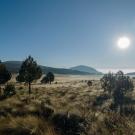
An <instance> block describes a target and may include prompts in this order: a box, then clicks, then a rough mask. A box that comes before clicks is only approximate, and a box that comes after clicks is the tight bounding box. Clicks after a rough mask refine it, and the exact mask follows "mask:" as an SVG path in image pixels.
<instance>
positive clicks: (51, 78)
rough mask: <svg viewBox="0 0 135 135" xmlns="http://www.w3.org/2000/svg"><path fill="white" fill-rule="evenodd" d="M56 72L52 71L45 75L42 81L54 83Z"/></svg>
mask: <svg viewBox="0 0 135 135" xmlns="http://www.w3.org/2000/svg"><path fill="white" fill-rule="evenodd" d="M54 78H55V77H54V74H53V73H52V72H49V73H47V75H46V76H45V77H43V79H42V80H41V83H45V84H47V83H50V84H51V83H52V82H53V81H54Z"/></svg>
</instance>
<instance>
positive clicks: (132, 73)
mask: <svg viewBox="0 0 135 135" xmlns="http://www.w3.org/2000/svg"><path fill="white" fill-rule="evenodd" d="M126 75H135V72H131V73H127V74H126Z"/></svg>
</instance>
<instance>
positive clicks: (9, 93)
mask: <svg viewBox="0 0 135 135" xmlns="http://www.w3.org/2000/svg"><path fill="white" fill-rule="evenodd" d="M14 94H16V91H15V86H14V85H13V84H7V85H6V86H5V89H4V96H5V97H9V96H12V95H14Z"/></svg>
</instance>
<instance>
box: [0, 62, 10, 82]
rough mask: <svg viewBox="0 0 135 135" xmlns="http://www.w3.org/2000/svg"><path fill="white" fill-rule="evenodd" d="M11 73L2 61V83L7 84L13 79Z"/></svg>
mask: <svg viewBox="0 0 135 135" xmlns="http://www.w3.org/2000/svg"><path fill="white" fill-rule="evenodd" d="M11 77H12V75H11V73H10V72H9V71H8V70H7V69H6V66H5V65H4V64H2V63H0V84H5V83H6V82H7V81H9V80H10V79H11Z"/></svg>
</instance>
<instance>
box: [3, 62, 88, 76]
mask: <svg viewBox="0 0 135 135" xmlns="http://www.w3.org/2000/svg"><path fill="white" fill-rule="evenodd" d="M3 63H4V64H5V65H6V67H7V68H8V70H9V71H10V72H12V73H18V71H19V69H20V67H21V64H22V62H21V61H6V62H3ZM40 67H41V69H42V71H43V73H48V72H53V73H54V74H69V75H89V74H90V73H88V72H83V71H77V70H72V69H65V68H53V67H46V66H42V65H40Z"/></svg>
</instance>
